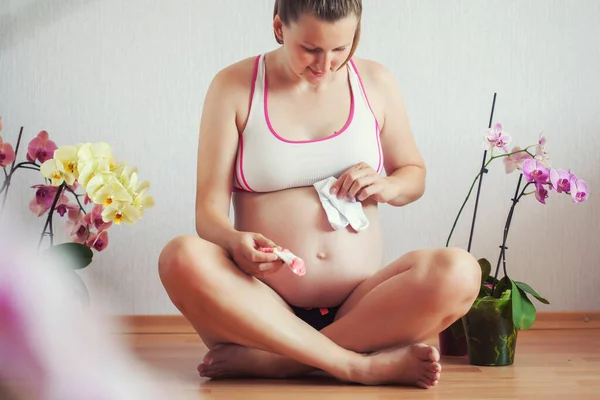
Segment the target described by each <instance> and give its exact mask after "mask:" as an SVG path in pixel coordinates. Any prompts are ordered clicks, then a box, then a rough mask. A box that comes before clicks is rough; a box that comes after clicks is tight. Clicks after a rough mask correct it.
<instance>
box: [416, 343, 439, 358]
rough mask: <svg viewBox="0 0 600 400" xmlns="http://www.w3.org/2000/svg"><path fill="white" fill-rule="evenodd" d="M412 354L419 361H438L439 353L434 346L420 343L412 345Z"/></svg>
mask: <svg viewBox="0 0 600 400" xmlns="http://www.w3.org/2000/svg"><path fill="white" fill-rule="evenodd" d="M412 351H413V354H414V355H415V356H416V357H417V358H418V359H419V360H421V361H429V362H438V361H439V360H440V353H439V352H438V350H437V349H436V348H435V347H432V346H428V345H426V344H423V343H420V344H415V345H413V347H412Z"/></svg>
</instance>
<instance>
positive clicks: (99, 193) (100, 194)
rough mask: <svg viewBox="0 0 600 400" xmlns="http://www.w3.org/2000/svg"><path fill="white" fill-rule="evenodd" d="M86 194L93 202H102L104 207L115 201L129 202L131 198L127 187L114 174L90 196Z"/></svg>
mask: <svg viewBox="0 0 600 400" xmlns="http://www.w3.org/2000/svg"><path fill="white" fill-rule="evenodd" d="M97 176H98V175H97ZM94 179H95V178H94ZM88 187H89V186H88ZM88 196H89V197H90V198H91V199H92V201H93V202H94V203H96V204H102V205H103V206H104V207H108V206H110V205H112V204H113V203H115V202H119V203H127V204H131V201H132V200H133V199H132V197H131V195H130V194H129V192H128V191H127V189H125V187H124V186H123V185H122V184H121V182H119V180H118V179H117V178H115V177H114V175H113V177H112V178H110V179H109V180H108V181H107V182H106V183H105V184H104V185H101V186H99V187H98V189H97V190H96V191H95V193H94V194H92V195H91V196H90V195H89V194H88Z"/></svg>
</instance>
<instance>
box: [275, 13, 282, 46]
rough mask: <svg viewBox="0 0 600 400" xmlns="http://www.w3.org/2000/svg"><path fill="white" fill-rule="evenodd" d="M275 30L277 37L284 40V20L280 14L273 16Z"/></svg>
mask: <svg viewBox="0 0 600 400" xmlns="http://www.w3.org/2000/svg"><path fill="white" fill-rule="evenodd" d="M273 31H274V32H275V37H276V38H277V39H279V41H281V42H283V22H282V21H281V18H279V15H275V18H273Z"/></svg>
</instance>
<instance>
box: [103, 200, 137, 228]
mask: <svg viewBox="0 0 600 400" xmlns="http://www.w3.org/2000/svg"><path fill="white" fill-rule="evenodd" d="M140 218H141V215H140V212H139V211H138V209H137V208H135V207H134V206H132V205H131V204H128V203H120V202H114V203H112V204H111V205H109V206H108V207H106V208H105V209H104V211H102V219H103V220H104V221H105V222H109V221H112V222H114V223H115V224H116V225H119V224H121V223H122V222H126V223H128V224H132V223H134V222H135V221H137V220H138V219H140Z"/></svg>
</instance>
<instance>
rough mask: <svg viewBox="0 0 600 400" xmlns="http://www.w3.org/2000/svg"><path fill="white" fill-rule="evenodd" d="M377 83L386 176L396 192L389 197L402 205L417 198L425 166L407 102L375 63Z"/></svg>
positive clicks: (421, 187)
mask: <svg viewBox="0 0 600 400" xmlns="http://www.w3.org/2000/svg"><path fill="white" fill-rule="evenodd" d="M374 69H375V71H374V72H375V73H376V76H377V77H376V78H375V81H376V82H377V83H376V85H377V87H378V88H379V90H381V92H382V93H383V94H384V95H383V109H384V120H383V123H382V125H383V126H382V130H381V145H382V148H383V155H384V160H385V164H384V166H385V170H386V173H387V175H388V176H387V177H386V179H387V180H388V181H389V182H390V183H393V184H394V187H395V188H396V193H397V194H396V195H395V196H394V197H393V198H392V199H391V200H390V201H388V204H391V205H393V206H397V207H399V206H403V205H406V204H409V203H412V202H413V201H416V200H417V199H419V198H420V197H421V196H422V195H423V193H424V191H425V177H426V167H425V162H424V161H423V158H422V156H421V153H420V152H419V149H418V148H417V145H416V143H415V140H414V137H413V134H412V130H411V128H410V124H409V121H408V116H407V113H406V104H405V103H404V99H403V98H402V95H401V93H400V89H399V88H398V85H397V83H396V80H395V79H394V77H393V76H392V74H391V73H390V72H389V71H388V70H387V69H385V68H384V67H382V66H380V65H375V68H374Z"/></svg>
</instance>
